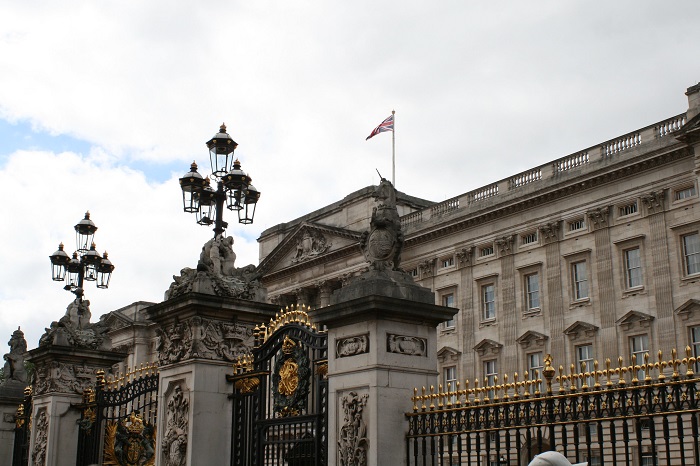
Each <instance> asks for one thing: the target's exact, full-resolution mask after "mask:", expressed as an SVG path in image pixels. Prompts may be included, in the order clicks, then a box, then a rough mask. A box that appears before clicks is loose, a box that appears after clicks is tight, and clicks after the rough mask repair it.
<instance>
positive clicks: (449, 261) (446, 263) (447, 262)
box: [440, 257, 455, 269]
mask: <svg viewBox="0 0 700 466" xmlns="http://www.w3.org/2000/svg"><path fill="white" fill-rule="evenodd" d="M453 265H455V258H454V257H445V258H443V259H440V267H442V268H443V269H444V268H445V267H452V266H453Z"/></svg>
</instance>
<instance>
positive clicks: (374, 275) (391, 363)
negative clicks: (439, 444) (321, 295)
mask: <svg viewBox="0 0 700 466" xmlns="http://www.w3.org/2000/svg"><path fill="white" fill-rule="evenodd" d="M434 300H435V297H434V294H433V292H432V291H430V290H429V289H427V288H423V287H421V286H418V285H416V284H414V283H413V280H412V279H411V278H410V276H408V274H405V273H401V272H398V271H376V270H372V271H370V272H367V273H365V274H363V275H362V276H360V277H358V280H356V281H355V282H354V283H351V284H350V285H348V286H347V287H344V288H341V289H340V290H337V291H336V292H335V293H334V294H333V296H332V299H331V302H332V304H331V305H330V306H328V307H324V308H320V309H316V310H313V311H310V312H309V315H310V316H311V318H312V319H313V320H314V321H315V322H316V323H317V324H321V325H326V326H327V328H328V464H345V465H354V464H367V465H369V466H382V465H402V464H406V462H407V458H406V444H405V442H406V439H405V434H406V431H407V423H406V419H405V416H404V414H405V413H406V412H408V411H410V409H411V406H412V404H411V397H412V396H413V389H414V388H415V387H417V388H418V389H419V390H420V388H421V387H429V386H430V385H435V384H436V381H437V372H436V368H437V331H436V326H437V325H438V324H439V323H440V322H444V321H446V320H449V319H451V318H452V317H453V316H454V315H455V313H456V312H457V309H455V308H448V307H443V306H437V305H435V304H434V302H435V301H434ZM358 338H361V339H362V340H363V341H365V342H366V345H363V347H364V351H362V352H356V351H353V352H347V351H344V350H343V349H344V348H345V347H346V346H347V345H346V344H345V342H346V341H348V342H349V341H350V340H352V341H357V339H358ZM350 452H353V453H350ZM350 456H352V457H354V458H356V457H357V456H361V457H365V458H366V463H364V462H360V463H357V462H356V460H355V459H350V458H349V457H350Z"/></svg>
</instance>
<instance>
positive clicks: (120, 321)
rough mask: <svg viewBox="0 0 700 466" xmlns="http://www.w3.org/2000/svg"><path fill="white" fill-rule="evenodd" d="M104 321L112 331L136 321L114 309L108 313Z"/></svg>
mask: <svg viewBox="0 0 700 466" xmlns="http://www.w3.org/2000/svg"><path fill="white" fill-rule="evenodd" d="M104 322H105V324H106V325H107V326H108V327H109V330H110V331H112V330H119V329H122V328H125V327H129V326H131V325H132V324H133V323H134V320H133V319H130V318H128V317H126V316H125V315H123V314H120V313H119V312H114V311H113V312H110V313H109V314H107V316H106V317H105V319H104Z"/></svg>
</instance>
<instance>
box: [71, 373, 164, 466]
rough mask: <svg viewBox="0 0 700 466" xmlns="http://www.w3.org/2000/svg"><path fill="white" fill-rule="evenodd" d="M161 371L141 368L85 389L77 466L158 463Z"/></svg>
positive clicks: (99, 378) (100, 378)
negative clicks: (157, 443) (157, 426)
mask: <svg viewBox="0 0 700 466" xmlns="http://www.w3.org/2000/svg"><path fill="white" fill-rule="evenodd" d="M158 378H159V375H158V368H157V366H155V365H146V366H143V365H142V366H141V367H140V368H138V369H133V370H130V371H127V373H126V374H124V375H120V374H117V376H116V377H114V378H111V377H110V378H109V379H107V380H105V376H104V372H103V371H98V373H97V382H96V383H95V387H94V389H93V388H89V389H87V390H85V392H84V393H83V403H82V405H81V406H80V408H81V409H82V416H81V419H80V421H79V424H80V430H79V434H78V460H77V466H88V465H93V464H101V465H127V464H134V465H136V464H138V465H144V466H148V465H153V464H155V442H156V414H157V408H158V405H157V400H158Z"/></svg>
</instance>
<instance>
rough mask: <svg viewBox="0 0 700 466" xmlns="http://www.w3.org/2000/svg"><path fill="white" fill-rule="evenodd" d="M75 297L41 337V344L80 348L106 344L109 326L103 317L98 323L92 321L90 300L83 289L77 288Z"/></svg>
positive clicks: (95, 347) (93, 347) (97, 346)
mask: <svg viewBox="0 0 700 466" xmlns="http://www.w3.org/2000/svg"><path fill="white" fill-rule="evenodd" d="M73 293H75V295H76V297H75V299H74V300H73V301H72V302H71V303H70V304H69V305H68V307H67V308H66V313H65V315H64V316H63V317H61V318H60V319H59V321H58V322H52V323H51V327H50V328H47V329H45V330H46V331H45V333H44V334H43V335H42V336H41V338H40V339H39V346H46V345H63V346H75V347H80V348H92V349H98V348H101V347H102V346H104V344H105V341H106V340H105V337H106V334H107V332H108V331H109V326H108V325H107V323H106V322H104V320H103V319H102V318H101V319H100V321H99V322H97V323H94V324H93V323H90V318H91V317H92V313H91V312H90V301H89V300H87V299H83V290H82V289H81V288H77V289H76V290H75V291H74V292H73Z"/></svg>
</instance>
